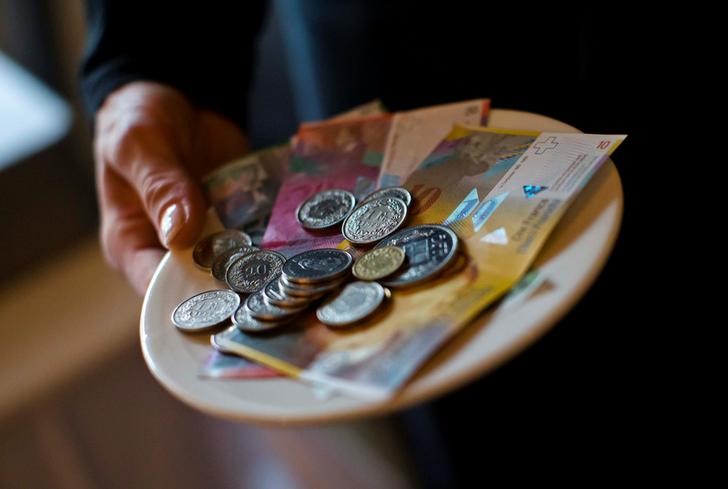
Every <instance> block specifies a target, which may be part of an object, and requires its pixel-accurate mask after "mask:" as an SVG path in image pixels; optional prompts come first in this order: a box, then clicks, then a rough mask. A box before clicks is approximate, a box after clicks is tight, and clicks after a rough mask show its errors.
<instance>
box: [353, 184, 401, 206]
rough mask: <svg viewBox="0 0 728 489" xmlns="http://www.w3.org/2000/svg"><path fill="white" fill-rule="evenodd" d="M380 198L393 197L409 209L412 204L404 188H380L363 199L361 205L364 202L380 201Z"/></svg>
mask: <svg viewBox="0 0 728 489" xmlns="http://www.w3.org/2000/svg"><path fill="white" fill-rule="evenodd" d="M382 197H395V198H397V199H400V200H401V201H402V202H404V204H405V205H406V206H407V207H409V206H410V204H411V203H412V194H411V193H410V192H409V190H407V189H406V188H404V187H384V188H380V189H379V190H375V191H374V192H372V193H370V194H369V195H367V196H366V197H364V200H362V202H361V203H362V204H363V203H365V202H369V201H370V200H374V199H380V198H382ZM359 205H361V204H359Z"/></svg>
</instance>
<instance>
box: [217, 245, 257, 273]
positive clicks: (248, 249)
mask: <svg viewBox="0 0 728 489" xmlns="http://www.w3.org/2000/svg"><path fill="white" fill-rule="evenodd" d="M254 251H258V248H256V247H255V246H247V245H243V246H236V247H235V248H230V249H229V250H226V251H223V252H222V253H220V254H219V255H218V256H217V258H215V261H213V262H212V276H213V277H215V278H216V279H218V280H220V281H221V282H224V281H225V272H227V269H228V267H229V266H230V264H231V263H232V262H234V261H235V260H237V259H238V258H240V257H241V256H245V255H249V254H250V253H253V252H254Z"/></svg>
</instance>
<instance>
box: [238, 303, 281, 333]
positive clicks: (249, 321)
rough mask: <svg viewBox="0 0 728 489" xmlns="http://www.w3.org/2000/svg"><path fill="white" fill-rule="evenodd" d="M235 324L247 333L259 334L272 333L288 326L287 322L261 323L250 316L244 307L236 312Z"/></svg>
mask: <svg viewBox="0 0 728 489" xmlns="http://www.w3.org/2000/svg"><path fill="white" fill-rule="evenodd" d="M233 324H234V325H235V326H236V327H237V328H238V329H239V330H240V331H244V332H246V333H259V332H261V331H270V330H271V329H275V328H279V327H281V326H283V325H284V324H286V321H259V320H257V319H255V318H254V317H253V316H251V315H250V313H249V312H248V310H247V309H245V307H244V306H240V309H238V310H237V311H235V314H234V315H233Z"/></svg>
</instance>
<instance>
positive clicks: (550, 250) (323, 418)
mask: <svg viewBox="0 0 728 489" xmlns="http://www.w3.org/2000/svg"><path fill="white" fill-rule="evenodd" d="M490 125H491V126H495V127H504V128H511V129H525V130H529V129H530V130H540V131H555V132H576V129H574V128H573V127H571V126H568V125H566V124H563V123H561V122H558V121H555V120H553V119H550V118H547V117H544V116H540V115H536V114H530V113H526V112H518V111H511V110H493V111H492V112H491V117H490ZM621 218H622V186H621V183H620V180H619V175H618V174H617V171H616V169H615V167H614V165H613V164H612V162H611V161H608V162H607V163H606V164H605V165H604V166H603V167H602V168H601V169H600V170H599V171H598V172H597V174H596V175H594V177H593V178H592V180H591V182H590V183H589V184H588V185H587V186H586V188H585V189H584V191H583V192H582V193H581V195H579V197H578V198H577V199H576V200H575V201H574V203H573V204H572V206H571V207H570V208H569V210H568V211H567V213H566V214H565V215H564V217H563V218H562V219H561V222H560V223H559V224H558V226H557V227H556V229H555V230H554V232H553V234H552V235H551V237H550V238H549V240H548V241H547V243H546V245H545V246H544V248H543V250H542V251H541V253H540V254H539V256H538V258H537V259H536V263H535V266H536V267H537V268H538V269H539V271H540V273H541V274H543V276H545V277H546V279H547V280H548V285H549V286H548V287H541V288H540V289H538V290H537V291H536V292H535V293H533V294H531V295H530V296H528V297H527V299H526V300H524V301H522V302H520V303H518V304H517V305H512V306H511V307H497V308H495V309H494V310H492V311H490V312H488V313H487V314H485V315H482V316H480V317H478V318H477V319H476V320H475V321H474V322H473V323H472V324H470V325H468V326H467V327H466V328H465V329H464V330H463V331H462V332H460V334H458V335H457V336H456V337H455V338H454V339H453V341H451V342H450V343H448V344H447V346H446V347H445V348H444V349H442V350H441V351H440V352H438V354H437V355H435V356H434V357H433V358H432V359H431V360H430V361H429V362H428V363H427V364H426V365H425V367H424V368H423V369H421V370H420V371H419V372H418V373H417V375H416V376H415V377H414V378H413V379H412V380H411V381H410V382H409V383H408V384H407V385H406V386H405V387H404V388H403V389H402V390H401V391H400V392H399V394H398V395H396V396H395V397H394V398H392V399H390V400H388V401H384V402H363V401H360V400H357V399H353V398H350V397H345V396H343V395H338V396H334V397H332V398H329V399H322V397H321V396H319V395H317V394H316V392H315V390H314V389H313V388H312V387H311V386H309V385H307V384H304V383H303V382H300V381H297V380H294V379H288V378H274V379H260V380H257V379H250V380H248V379H246V380H213V379H202V378H200V377H198V373H199V371H200V368H201V366H202V364H203V362H204V361H205V359H206V358H207V356H208V355H209V353H210V348H211V347H210V336H209V334H201V335H189V334H184V333H181V332H179V331H177V329H175V327H174V326H173V325H172V323H171V320H170V313H171V311H172V310H173V309H174V308H175V307H176V306H177V304H179V303H180V301H182V300H183V299H185V298H187V297H190V296H191V295H193V294H195V293H197V292H201V291H203V290H208V289H211V288H215V287H217V286H218V284H217V283H216V281H215V279H214V278H212V276H210V275H209V274H205V272H202V271H200V270H199V269H197V268H196V267H195V265H194V263H193V262H192V252H191V250H187V251H182V252H175V253H168V254H167V255H166V256H165V257H164V259H163V260H162V263H161V264H160V265H159V268H158V269H157V271H156V272H155V274H154V277H153V278H152V282H151V284H150V285H149V288H148V289H147V294H146V297H145V298H144V305H143V307H142V315H141V325H140V333H141V343H142V350H143V352H144V358H145V360H146V362H147V365H148V366H149V369H150V370H151V372H152V374H153V375H154V376H155V377H156V378H157V380H158V381H159V382H160V383H161V384H162V385H163V386H164V387H165V388H166V389H167V390H169V391H170V392H171V393H172V394H173V395H175V396H176V397H178V398H179V399H180V400H182V401H183V402H185V403H187V404H189V405H191V406H193V407H195V408H197V409H200V410H202V411H204V412H207V413H209V414H213V415H216V416H221V417H224V418H228V419H235V420H240V421H248V422H256V423H267V424H271V423H275V424H307V423H321V422H328V421H334V420H342V419H352V418H357V417H362V416H368V415H374V414H383V413H387V412H391V411H394V410H397V409H401V408H405V407H407V406H411V405H413V404H415V403H419V402H423V401H426V400H428V399H431V398H433V397H436V396H439V395H442V394H445V393H447V392H449V391H451V390H453V389H456V388H458V387H460V386H462V385H464V384H466V383H467V382H470V381H472V380H474V379H476V378H478V377H480V376H482V375H483V374H485V373H487V372H489V371H490V370H493V369H494V368H495V367H497V366H498V365H500V364H502V363H503V362H505V361H507V360H508V359H510V358H512V357H513V356H515V355H516V354H518V353H519V352H521V351H522V350H524V349H525V348H526V347H527V346H529V345H530V344H532V343H533V342H535V341H536V340H537V339H538V338H540V337H541V336H543V335H544V333H546V332H547V331H548V330H549V329H550V328H551V327H552V326H553V325H554V324H555V323H556V322H557V321H558V320H559V319H560V318H561V317H563V316H564V315H565V314H566V313H567V312H568V311H569V309H571V307H572V306H573V305H574V304H575V303H576V302H577V301H578V300H579V299H580V298H581V297H582V296H583V295H584V293H585V292H586V290H587V289H588V288H589V286H590V285H591V284H592V282H593V281H594V279H595V278H596V276H597V274H598V273H599V271H600V270H601V269H602V267H603V266H604V263H605V262H606V259H607V257H608V256H609V253H610V252H611V250H612V247H613V246H614V241H615V239H616V237H617V233H618V231H619V226H620V222H621ZM219 227H220V224H219V222H217V219H216V218H215V217H214V216H213V215H212V213H210V218H209V222H208V228H209V230H214V229H217V228H219Z"/></svg>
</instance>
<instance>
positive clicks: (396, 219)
mask: <svg viewBox="0 0 728 489" xmlns="http://www.w3.org/2000/svg"><path fill="white" fill-rule="evenodd" d="M406 217H407V205H406V204H405V203H404V202H403V201H402V200H401V199H397V198H395V197H382V198H379V199H374V200H370V201H368V202H365V203H363V204H362V205H360V206H359V207H357V208H356V209H354V212H352V213H351V214H349V217H347V218H346V220H345V221H344V225H343V226H342V229H341V230H342V233H343V234H344V237H345V238H346V239H348V240H349V242H351V243H355V244H369V243H375V242H377V241H379V240H380V239H383V238H385V237H387V236H389V235H390V234H392V233H393V232H395V231H396V230H397V228H399V227H400V226H401V225H402V223H403V222H404V220H405V218H406Z"/></svg>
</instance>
